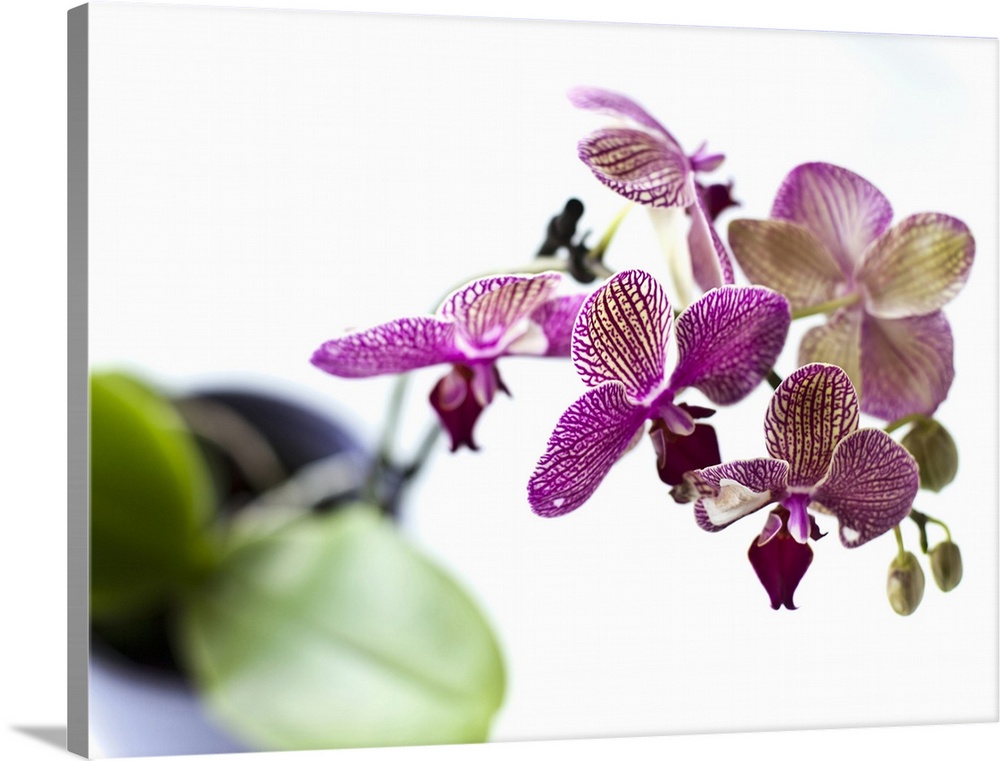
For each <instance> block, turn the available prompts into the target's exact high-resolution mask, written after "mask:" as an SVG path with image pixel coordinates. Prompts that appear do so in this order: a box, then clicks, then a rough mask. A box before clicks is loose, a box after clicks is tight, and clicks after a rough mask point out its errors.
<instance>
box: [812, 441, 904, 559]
mask: <svg viewBox="0 0 1000 761" xmlns="http://www.w3.org/2000/svg"><path fill="white" fill-rule="evenodd" d="M919 487H920V477H919V475H918V469H917V463H916V461H915V460H914V459H913V457H912V456H911V455H910V453H909V452H907V451H906V449H905V448H904V447H903V446H902V445H901V444H899V443H897V442H896V441H894V440H893V439H892V437H891V436H889V435H888V434H887V433H885V431H880V430H876V429H874V428H866V429H864V430H860V431H855V432H854V433H852V434H850V435H848V436H845V437H844V438H843V439H842V440H841V442H840V443H839V444H838V445H837V448H836V449H835V450H834V452H833V458H832V460H831V462H830V470H829V473H828V474H827V476H826V478H825V479H824V480H823V481H822V483H820V484H819V486H818V487H817V489H816V490H815V491H814V492H813V495H812V496H813V499H814V500H815V501H816V502H818V503H819V505H820V506H821V507H822V508H823V509H824V510H825V511H826V512H829V513H831V514H832V515H834V516H836V518H837V520H838V521H839V522H840V541H841V542H843V544H844V546H846V547H857V546H858V545H861V544H864V543H865V542H867V541H869V540H871V539H874V538H875V537H876V536H879V535H881V534H884V533H885V532H886V531H888V530H889V529H891V528H892V527H893V526H895V525H896V524H898V523H899V522H900V521H901V520H903V518H905V517H906V515H907V514H908V513H909V512H910V507H911V506H912V505H913V499H914V497H916V495H917V490H918V489H919Z"/></svg>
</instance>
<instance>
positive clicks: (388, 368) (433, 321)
mask: <svg viewBox="0 0 1000 761" xmlns="http://www.w3.org/2000/svg"><path fill="white" fill-rule="evenodd" d="M463 358H464V355H463V353H462V352H461V350H460V349H458V348H457V347H456V344H455V325H454V324H453V323H451V322H446V321H444V320H439V319H437V318H435V317H404V318H402V319H399V320H393V321H392V322H387V323H383V324H382V325H377V326H375V327H374V328H370V329H368V330H362V331H360V332H358V333H350V334H348V335H346V336H343V337H342V338H334V339H333V340H330V341H327V342H325V343H324V344H323V345H322V346H320V347H319V348H318V349H317V350H316V351H315V353H313V356H312V360H311V361H312V363H313V364H314V365H315V366H316V367H318V368H319V369H320V370H323V371H325V372H328V373H330V374H331V375H337V376H340V377H341V378H367V377H370V376H373V375H386V374H389V373H402V372H406V371H407V370H414V369H416V368H418V367H428V366H429V365H436V364H439V363H441V362H460V361H461V360H462V359H463Z"/></svg>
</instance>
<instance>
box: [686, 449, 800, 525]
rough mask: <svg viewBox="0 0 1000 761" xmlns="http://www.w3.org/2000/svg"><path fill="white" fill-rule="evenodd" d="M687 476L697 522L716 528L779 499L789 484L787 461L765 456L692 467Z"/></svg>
mask: <svg viewBox="0 0 1000 761" xmlns="http://www.w3.org/2000/svg"><path fill="white" fill-rule="evenodd" d="M686 478H687V480H688V482H689V483H690V484H691V485H692V486H693V487H694V488H695V490H696V491H697V493H698V501H697V502H696V503H695V506H694V510H695V519H696V520H697V521H698V525H699V526H701V527H702V528H704V529H705V530H706V531H718V530H720V529H723V528H725V527H726V526H728V525H729V524H730V523H734V522H735V521H738V520H739V519H740V518H742V517H744V516H746V515H749V514H750V513H753V512H756V511H757V510H760V508H762V507H764V506H765V505H769V504H771V503H772V502H776V501H777V500H779V499H781V498H782V496H784V494H785V489H786V487H787V485H788V463H787V462H784V461H783V460H773V459H771V458H768V457H760V458H757V459H753V460H736V461H734V462H727V463H724V464H722V465H715V466H713V467H711V468H702V469H701V470H692V471H691V472H690V473H688V474H687V475H686Z"/></svg>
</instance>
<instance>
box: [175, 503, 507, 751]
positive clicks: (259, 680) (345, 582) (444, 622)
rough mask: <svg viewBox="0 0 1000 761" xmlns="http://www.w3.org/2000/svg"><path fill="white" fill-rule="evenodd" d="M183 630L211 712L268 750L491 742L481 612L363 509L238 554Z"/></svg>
mask: <svg viewBox="0 0 1000 761" xmlns="http://www.w3.org/2000/svg"><path fill="white" fill-rule="evenodd" d="M180 634H181V639H180V641H181V644H182V648H183V649H182V654H183V656H184V657H185V658H186V660H187V665H188V669H189V671H191V672H193V674H194V676H195V679H196V682H197V683H198V684H199V686H200V687H201V689H202V691H203V694H204V696H205V697H206V699H207V701H208V704H209V706H210V707H211V708H212V709H213V710H214V711H215V713H216V715H217V716H218V717H219V719H220V720H221V721H223V722H224V723H225V724H226V725H227V726H228V727H229V728H230V729H231V731H232V732H233V733H234V734H237V735H239V736H241V737H243V738H244V739H245V740H247V741H248V742H251V743H254V744H256V745H258V746H259V747H261V748H264V749H288V750H301V749H311V748H338V747H339V748H344V747H366V746H367V747H371V746H386V745H421V744H445V743H468V742H481V741H483V740H485V739H486V737H487V734H488V732H489V726H490V721H491V719H492V717H493V714H494V713H495V712H496V710H497V708H498V707H499V706H500V703H501V701H502V700H503V693H504V670H503V662H502V659H501V655H500V652H499V648H498V646H497V643H496V641H495V639H494V636H493V634H492V632H491V630H490V628H489V626H488V625H487V623H486V621H485V620H484V618H483V616H482V614H481V613H480V612H479V610H478V609H477V608H476V606H475V605H474V603H473V602H472V601H471V600H470V599H469V597H468V596H467V595H466V594H465V592H463V591H462V590H461V588H460V587H459V586H458V585H457V584H456V583H455V582H454V581H453V580H452V579H451V578H450V577H449V576H448V575H446V574H445V573H444V572H443V571H442V570H441V569H439V568H438V567H436V566H435V565H433V564H432V563H431V562H430V561H429V560H427V559H426V558H424V557H422V556H421V555H420V554H418V553H417V551H416V550H414V549H413V548H412V547H410V546H409V545H408V544H407V543H406V542H405V541H404V540H403V539H402V538H401V537H400V536H399V534H398V533H397V531H396V530H395V529H394V528H393V527H392V525H391V524H389V523H387V522H386V521H385V520H383V519H382V518H380V517H379V516H378V515H377V514H376V513H375V511H374V508H368V507H365V506H354V507H347V508H344V509H342V510H338V511H337V512H335V513H332V514H324V515H312V516H309V517H307V518H304V519H302V520H300V521H298V522H296V523H294V524H291V525H288V526H285V527H284V528H282V529H280V530H278V531H276V532H274V533H271V534H269V535H266V536H264V537H263V538H261V539H258V540H256V541H251V542H249V543H247V544H244V545H243V546H242V547H241V548H239V549H237V550H235V551H234V552H233V554H232V555H231V556H229V557H228V558H226V559H225V560H224V561H223V563H222V565H221V566H220V567H219V569H218V572H217V573H216V574H215V575H214V576H213V577H212V580H211V582H210V583H209V584H208V585H206V586H205V587H202V588H201V589H199V590H197V591H196V592H194V593H193V594H192V599H191V600H190V601H189V604H188V605H187V606H186V607H185V609H184V615H183V618H182V626H181V632H180Z"/></svg>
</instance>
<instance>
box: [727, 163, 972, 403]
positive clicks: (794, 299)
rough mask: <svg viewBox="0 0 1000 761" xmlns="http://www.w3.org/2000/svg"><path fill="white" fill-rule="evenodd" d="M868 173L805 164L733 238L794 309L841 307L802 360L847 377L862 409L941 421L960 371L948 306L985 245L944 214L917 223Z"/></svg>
mask: <svg viewBox="0 0 1000 761" xmlns="http://www.w3.org/2000/svg"><path fill="white" fill-rule="evenodd" d="M891 220H892V207H891V206H890V205H889V202H888V201H887V200H886V198H885V196H883V195H882V193H880V192H879V190H878V189H877V188H876V187H875V186H874V185H872V184H871V183H870V182H868V181H867V180H865V179H864V178H862V177H860V176H858V175H856V174H854V173H853V172H850V171H848V170H847V169H843V168H841V167H838V166H833V165H831V164H821V163H813V164H803V165H801V166H798V167H796V168H795V169H793V170H792V171H791V173H789V175H788V176H787V177H786V178H785V180H784V182H783V183H782V184H781V187H780V188H779V190H778V196H777V198H776V199H775V201H774V206H773V207H772V209H771V219H767V220H747V219H739V220H734V221H733V222H731V223H730V225H729V243H730V246H732V249H733V254H734V255H735V257H736V260H737V261H738V262H739V264H740V266H741V267H742V269H743V271H744V272H745V273H746V275H747V277H748V278H749V279H750V281H751V282H753V283H759V284H761V285H766V286H769V287H771V288H774V289H775V290H777V291H780V292H781V293H784V294H785V295H786V296H787V297H788V300H789V302H791V304H792V308H793V309H796V310H807V309H808V308H810V307H814V306H818V305H821V304H826V303H829V302H834V303H839V302H841V301H842V302H843V305H842V306H841V308H839V309H838V310H837V311H835V312H834V313H833V314H832V315H831V317H830V318H829V320H828V321H827V323H826V324H825V325H822V326H820V327H816V328H813V329H812V330H810V331H809V332H808V333H807V334H806V335H805V336H804V338H803V340H802V344H801V346H800V347H799V364H800V365H804V364H808V363H810V362H829V363H832V364H836V365H839V366H840V367H842V368H844V370H846V371H847V374H848V375H849V376H850V378H851V380H852V382H853V383H854V386H855V388H857V389H858V391H859V393H860V396H861V409H862V411H863V412H865V413H867V414H869V415H873V416H875V417H878V418H881V419H883V420H895V419H897V418H901V417H903V416H905V415H909V414H913V413H919V414H923V415H928V416H929V415H932V414H933V413H934V411H935V410H936V409H937V408H938V405H940V404H941V402H942V401H944V399H945V398H946V397H947V395H948V390H949V389H950V388H951V383H952V380H953V379H954V375H955V371H954V368H953V365H952V359H953V342H952V335H951V327H950V326H949V325H948V320H947V319H946V318H945V316H944V313H943V312H942V311H941V308H942V307H943V306H944V305H945V304H947V303H948V302H949V301H951V299H952V298H954V296H955V295H956V294H957V293H958V292H959V291H960V290H961V288H962V286H963V285H964V284H965V281H966V279H967V278H968V276H969V269H970V268H971V266H972V260H973V256H974V254H975V242H974V241H973V238H972V235H971V234H970V233H969V230H968V228H967V227H966V226H965V225H964V224H963V223H962V222H961V221H959V220H958V219H955V218H954V217H949V216H947V215H944V214H937V213H924V214H915V215H913V216H910V217H907V218H906V219H904V220H903V221H901V222H900V223H899V224H897V225H896V226H894V227H892V228H891V229H890V228H889V223H890V221H891Z"/></svg>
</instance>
